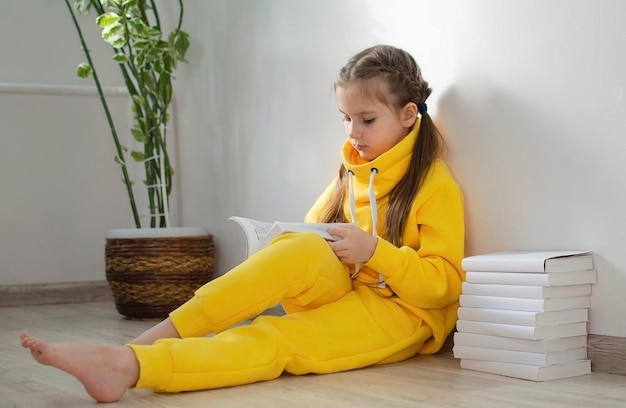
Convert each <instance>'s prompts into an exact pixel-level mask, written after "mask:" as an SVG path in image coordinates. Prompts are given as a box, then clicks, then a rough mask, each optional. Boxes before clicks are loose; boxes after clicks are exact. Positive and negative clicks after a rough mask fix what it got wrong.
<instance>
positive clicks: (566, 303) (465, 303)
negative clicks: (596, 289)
mask: <svg viewBox="0 0 626 408" xmlns="http://www.w3.org/2000/svg"><path fill="white" fill-rule="evenodd" d="M590 298H591V296H573V297H566V298H551V299H524V298H511V297H500V296H481V295H463V294H462V295H461V296H460V297H459V305H460V306H462V307H477V308H482V309H502V310H525V311H527V312H554V311H557V310H566V309H582V308H588V307H589V304H590Z"/></svg>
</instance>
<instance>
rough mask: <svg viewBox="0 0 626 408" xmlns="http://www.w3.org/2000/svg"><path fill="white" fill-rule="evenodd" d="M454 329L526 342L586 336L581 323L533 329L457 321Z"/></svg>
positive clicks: (583, 325)
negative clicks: (524, 340)
mask: <svg viewBox="0 0 626 408" xmlns="http://www.w3.org/2000/svg"><path fill="white" fill-rule="evenodd" d="M456 329H457V330H458V331H460V332H467V333H478V334H488V335H490V336H502V337H513V338H516V339H526V340H540V339H555V338H560V337H573V336H582V335H586V334H587V323H586V322H581V323H568V324H559V325H554V326H542V327H534V326H520V325H515V324H502V323H488V322H473V321H471V320H457V322H456Z"/></svg>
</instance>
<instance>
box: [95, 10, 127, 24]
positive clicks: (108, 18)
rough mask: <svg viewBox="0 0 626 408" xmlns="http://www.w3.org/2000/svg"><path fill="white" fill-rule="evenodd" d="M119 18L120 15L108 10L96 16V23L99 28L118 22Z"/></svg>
mask: <svg viewBox="0 0 626 408" xmlns="http://www.w3.org/2000/svg"><path fill="white" fill-rule="evenodd" d="M121 19H122V17H120V16H119V15H117V14H115V13H113V12H108V13H104V14H102V15H99V16H98V18H96V24H98V27H100V28H107V27H111V26H113V25H118V24H120V20H121Z"/></svg>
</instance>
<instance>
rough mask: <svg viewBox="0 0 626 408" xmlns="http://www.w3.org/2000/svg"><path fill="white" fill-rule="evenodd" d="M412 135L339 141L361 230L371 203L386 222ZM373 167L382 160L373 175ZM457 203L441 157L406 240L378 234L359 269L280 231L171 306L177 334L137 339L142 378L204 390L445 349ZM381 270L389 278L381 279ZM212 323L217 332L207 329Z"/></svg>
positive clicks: (143, 383)
mask: <svg viewBox="0 0 626 408" xmlns="http://www.w3.org/2000/svg"><path fill="white" fill-rule="evenodd" d="M415 127H416V129H417V127H418V126H417V124H416V126H415ZM416 138H417V130H414V131H413V132H411V133H410V134H409V135H408V136H407V137H405V138H404V139H403V140H402V141H401V142H399V143H398V144H397V145H396V146H394V147H393V148H392V149H390V150H389V151H387V152H386V153H384V154H383V155H381V156H380V157H378V158H377V159H375V160H373V161H370V162H368V161H364V160H363V159H361V158H360V156H358V154H357V153H356V152H355V151H354V149H353V148H352V146H351V145H350V144H349V143H347V142H346V144H345V145H344V147H343V151H342V153H343V161H344V165H345V166H346V168H347V169H348V170H350V171H352V172H353V174H354V179H353V187H352V188H353V191H354V209H355V211H354V216H355V219H356V222H357V224H358V225H359V227H361V228H362V229H364V230H366V231H368V232H372V219H374V218H373V217H372V214H371V213H370V209H371V208H376V213H377V218H378V223H377V229H378V231H384V225H385V214H386V211H387V204H388V193H389V191H390V190H391V188H392V187H393V186H394V185H395V184H396V183H397V182H398V180H399V178H400V177H401V176H402V175H403V174H404V172H405V171H406V169H407V166H408V163H409V160H410V156H411V150H412V147H413V144H414V143H415V140H416ZM372 167H375V168H376V169H377V170H378V173H377V174H376V177H375V179H374V180H373V181H372V179H371V178H370V175H371V172H370V170H371V168H372ZM331 189H332V184H331V186H329V188H328V189H327V190H326V191H325V192H324V193H323V194H322V195H321V196H320V198H319V199H318V200H317V202H316V203H315V205H314V206H313V208H312V209H311V210H310V211H309V213H308V214H307V217H306V220H307V221H318V220H319V214H320V212H321V209H322V208H323V206H324V205H325V203H326V201H327V200H328V198H329V195H330V192H331ZM370 190H371V191H373V192H374V194H375V200H376V202H375V205H372V206H371V205H370V201H369V200H370V199H369V192H370ZM462 201H463V200H462V195H461V192H460V190H459V187H458V185H457V184H456V182H455V181H454V179H453V178H452V176H451V174H450V172H449V171H448V168H447V166H446V165H445V164H444V163H443V162H442V161H438V162H437V163H436V164H435V165H434V167H433V169H432V170H431V172H430V173H429V175H428V176H427V178H426V180H425V181H424V184H423V185H422V187H421V189H420V191H419V192H418V194H417V196H416V197H415V200H414V201H413V205H412V207H411V213H410V215H409V218H408V224H407V226H406V228H405V232H404V237H403V239H404V246H402V247H401V248H397V247H395V246H394V245H392V244H391V243H390V242H388V241H386V240H385V239H384V238H383V237H378V243H377V246H376V250H375V252H374V255H373V256H372V257H371V259H370V260H369V261H368V262H367V263H365V264H364V265H361V268H360V272H359V274H358V275H357V277H356V278H355V279H351V278H350V273H351V271H353V270H354V269H353V268H354V267H353V266H350V265H345V264H343V263H342V262H341V261H339V260H338V259H337V257H336V256H335V255H334V253H333V252H332V250H331V249H330V247H329V246H328V244H327V243H326V242H325V241H324V239H322V238H320V237H319V236H318V235H315V234H312V233H295V234H294V233H292V234H284V235H282V236H280V237H278V238H277V239H276V240H274V242H273V243H272V244H271V245H270V246H269V247H267V248H266V249H264V250H262V251H259V252H257V253H255V254H254V255H252V256H251V257H250V258H249V259H248V260H246V261H245V262H243V263H241V264H240V265H238V266H237V267H235V268H233V269H232V270H231V271H229V272H228V273H226V274H225V275H223V276H220V277H219V278H217V279H214V280H213V281H211V282H209V283H207V284H206V285H204V286H203V287H202V288H200V289H198V290H197V291H196V293H195V296H194V297H193V298H192V299H190V300H189V301H188V302H187V303H185V304H184V305H182V306H181V307H180V308H178V309H177V310H175V311H174V312H172V313H171V315H170V317H171V319H172V322H173V323H174V326H175V327H176V329H177V330H178V332H179V333H180V334H181V336H182V337H183V338H182V339H163V340H159V341H157V342H156V343H155V344H153V345H151V346H140V345H130V347H131V348H132V349H133V350H134V351H135V354H136V356H137V359H138V361H139V366H140V377H139V381H138V383H137V385H136V387H137V388H143V387H147V388H152V389H155V390H158V391H167V392H177V391H190V390H198V389H209V388H217V387H225V386H232V385H238V384H247V383H252V382H256V381H263V380H270V379H273V378H276V377H278V376H280V375H281V373H283V372H285V371H286V372H289V373H292V374H306V373H332V372H338V371H344V370H350V369H355V368H360V367H365V366H368V365H372V364H381V363H388V362H394V361H400V360H403V359H407V358H409V357H411V356H413V355H415V354H417V353H424V354H425V353H434V352H436V351H438V350H439V349H440V348H441V346H442V344H443V342H444V340H445V338H446V336H447V335H448V334H449V333H450V332H451V331H452V329H453V328H454V325H455V322H456V310H457V308H458V298H459V295H460V292H461V281H462V280H463V272H462V270H461V267H460V263H461V259H462V257H463V242H464V228H463V203H462ZM348 206H349V204H348V203H346V207H348ZM349 211H350V210H349V209H348V208H346V214H347V213H348V212H349ZM379 276H382V277H383V278H384V281H385V285H386V287H384V288H379V285H378V281H379ZM279 302H282V304H283V306H284V308H285V310H286V311H287V314H286V315H285V316H260V317H257V318H256V319H255V320H254V321H253V322H252V323H251V324H249V325H243V326H235V327H233V325H235V324H237V323H240V322H241V321H244V320H246V319H249V318H251V317H254V316H257V315H258V314H259V313H261V312H262V311H264V310H265V309H267V308H268V307H271V306H274V305H275V304H276V303H279ZM208 333H216V334H215V335H214V336H211V337H202V336H204V335H206V334H208Z"/></svg>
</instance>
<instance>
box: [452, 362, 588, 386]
mask: <svg viewBox="0 0 626 408" xmlns="http://www.w3.org/2000/svg"><path fill="white" fill-rule="evenodd" d="M461 368H464V369H467V370H474V371H481V372H484V373H491V374H499V375H504V376H507V377H514V378H521V379H524V380H531V381H550V380H558V379H560V378H569V377H577V376H579V375H585V374H589V373H591V360H579V361H573V362H571V363H565V364H555V365H549V366H544V367H541V366H531V365H527V364H514V363H502V362H500V361H480V360H469V359H461Z"/></svg>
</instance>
